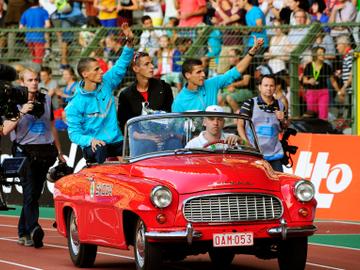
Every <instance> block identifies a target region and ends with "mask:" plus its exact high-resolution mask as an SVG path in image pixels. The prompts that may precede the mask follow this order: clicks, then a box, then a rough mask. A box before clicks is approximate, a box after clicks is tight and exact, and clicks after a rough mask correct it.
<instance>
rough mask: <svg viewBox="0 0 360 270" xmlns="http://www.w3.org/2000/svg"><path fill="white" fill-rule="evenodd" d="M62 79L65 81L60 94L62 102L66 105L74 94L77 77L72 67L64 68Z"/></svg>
mask: <svg viewBox="0 0 360 270" xmlns="http://www.w3.org/2000/svg"><path fill="white" fill-rule="evenodd" d="M62 79H63V81H64V82H65V87H64V90H63V91H62V93H61V96H62V97H63V104H64V105H65V106H66V104H68V103H69V101H70V100H71V99H72V97H73V96H74V94H75V89H76V81H77V78H76V75H75V71H74V69H73V68H72V67H68V68H65V69H64V70H63V74H62ZM65 106H64V107H65Z"/></svg>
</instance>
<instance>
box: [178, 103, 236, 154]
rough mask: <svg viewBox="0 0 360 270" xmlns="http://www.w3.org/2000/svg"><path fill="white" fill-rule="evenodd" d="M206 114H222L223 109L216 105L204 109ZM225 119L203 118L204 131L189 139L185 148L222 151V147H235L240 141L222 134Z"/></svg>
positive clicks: (233, 136)
mask: <svg viewBox="0 0 360 270" xmlns="http://www.w3.org/2000/svg"><path fill="white" fill-rule="evenodd" d="M205 111H207V112H219V113H224V109H223V108H222V107H220V106H218V105H211V106H208V107H207V108H206V110H205ZM224 124H225V119H224V118H223V117H217V116H214V117H212V116H211V117H205V118H204V122H203V125H204V126H205V130H204V131H202V132H201V133H200V134H199V136H197V137H195V138H193V139H191V140H190V141H189V142H188V143H187V144H186V146H185V148H205V147H206V148H209V149H211V150H221V149H224V145H235V144H236V143H238V142H239V141H240V140H241V139H240V137H239V136H237V135H234V134H229V133H224V132H223V128H224Z"/></svg>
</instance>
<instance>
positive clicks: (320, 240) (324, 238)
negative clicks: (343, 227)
mask: <svg viewBox="0 0 360 270" xmlns="http://www.w3.org/2000/svg"><path fill="white" fill-rule="evenodd" d="M309 242H310V243H314V244H322V245H330V246H342V247H349V248H356V249H360V234H332V235H316V234H315V235H313V236H311V237H310V238H309Z"/></svg>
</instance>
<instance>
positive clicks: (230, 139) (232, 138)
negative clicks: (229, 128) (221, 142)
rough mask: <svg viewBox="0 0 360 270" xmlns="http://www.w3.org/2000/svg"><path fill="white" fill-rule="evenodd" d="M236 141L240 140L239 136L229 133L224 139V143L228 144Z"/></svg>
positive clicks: (233, 143)
mask: <svg viewBox="0 0 360 270" xmlns="http://www.w3.org/2000/svg"><path fill="white" fill-rule="evenodd" d="M238 141H240V137H239V136H237V135H229V136H227V137H226V139H225V143H226V144H228V145H235V144H237V142H238Z"/></svg>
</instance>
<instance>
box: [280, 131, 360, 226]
mask: <svg viewBox="0 0 360 270" xmlns="http://www.w3.org/2000/svg"><path fill="white" fill-rule="evenodd" d="M289 142H290V144H291V145H296V146H298V147H299V149H298V151H297V153H296V155H295V156H293V162H294V166H293V167H292V168H290V169H286V172H289V173H293V174H295V175H297V176H300V177H303V178H305V179H308V180H311V182H312V183H313V184H314V185H315V189H316V199H317V201H318V208H317V213H316V219H333V220H353V221H360V210H359V208H357V207H358V206H357V204H358V203H359V199H360V166H359V165H360V156H359V153H360V137H359V136H352V135H330V134H329V135H327V134H326V135H325V134H305V133H301V134H300V133H299V134H297V135H296V136H295V137H291V138H290V140H289Z"/></svg>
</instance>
